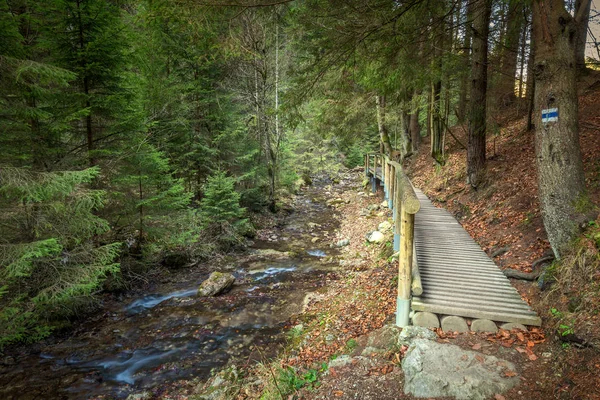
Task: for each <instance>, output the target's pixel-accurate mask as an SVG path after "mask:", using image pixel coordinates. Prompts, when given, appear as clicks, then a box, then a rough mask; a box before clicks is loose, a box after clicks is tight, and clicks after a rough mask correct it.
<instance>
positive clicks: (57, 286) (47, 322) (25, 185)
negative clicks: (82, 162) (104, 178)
mask: <svg viewBox="0 0 600 400" xmlns="http://www.w3.org/2000/svg"><path fill="white" fill-rule="evenodd" d="M98 173H99V170H98V168H90V169H86V170H83V171H65V172H46V173H42V172H31V171H30V170H27V169H24V168H13V167H2V168H0V211H1V212H0V237H1V238H2V242H0V265H2V268H1V269H0V282H2V286H1V288H0V321H1V322H2V323H0V347H1V346H2V345H5V344H7V343H11V342H15V341H31V340H37V339H39V338H41V337H43V336H46V335H47V334H49V333H50V331H51V330H52V329H53V328H54V327H55V326H56V324H57V318H58V317H65V316H69V315H72V314H73V313H75V312H76V311H77V310H79V309H80V308H81V307H82V306H85V305H87V304H89V302H90V301H91V300H92V295H93V294H94V292H95V291H97V290H98V289H99V287H100V284H101V283H102V281H103V280H104V279H105V278H106V277H107V275H109V274H115V273H116V272H118V269H119V264H118V263H116V262H115V259H116V258H117V256H118V253H119V249H120V243H116V242H115V243H110V242H108V243H105V242H104V241H103V240H102V239H101V238H102V235H103V234H105V233H106V232H107V231H108V230H109V225H108V222H107V221H106V220H104V219H102V218H100V217H98V216H97V215H96V213H97V211H98V210H99V209H100V208H102V206H103V204H104V196H105V193H104V192H103V191H99V190H90V189H85V186H86V185H87V184H89V183H90V182H91V181H92V180H93V179H95V178H96V177H97V176H98Z"/></svg>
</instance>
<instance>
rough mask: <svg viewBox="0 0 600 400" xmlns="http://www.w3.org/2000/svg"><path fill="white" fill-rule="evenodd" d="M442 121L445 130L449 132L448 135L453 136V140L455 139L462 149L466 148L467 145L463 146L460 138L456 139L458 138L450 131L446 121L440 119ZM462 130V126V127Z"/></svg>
mask: <svg viewBox="0 0 600 400" xmlns="http://www.w3.org/2000/svg"><path fill="white" fill-rule="evenodd" d="M442 121H443V122H444V126H445V127H446V132H448V133H449V134H450V136H452V137H453V138H454V140H456V143H458V144H459V145H460V146H461V147H462V148H463V149H465V150H467V146H465V145H464V144H462V142H461V141H460V140H458V138H457V137H456V136H454V133H452V131H451V130H450V128H448V124H447V123H446V121H444V120H442ZM461 127H462V125H461ZM463 131H464V128H463Z"/></svg>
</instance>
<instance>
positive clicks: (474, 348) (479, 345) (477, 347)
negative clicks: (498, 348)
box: [471, 343, 481, 350]
mask: <svg viewBox="0 0 600 400" xmlns="http://www.w3.org/2000/svg"><path fill="white" fill-rule="evenodd" d="M471 348H472V349H473V350H479V349H481V344H479V343H475V344H474V345H473V347H471Z"/></svg>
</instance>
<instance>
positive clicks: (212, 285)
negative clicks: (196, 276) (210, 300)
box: [198, 271, 235, 297]
mask: <svg viewBox="0 0 600 400" xmlns="http://www.w3.org/2000/svg"><path fill="white" fill-rule="evenodd" d="M234 282H235V276H233V275H232V274H229V273H222V272H217V271H215V272H213V273H212V274H210V276H209V277H208V279H207V280H205V281H204V282H202V283H201V284H200V287H199V288H198V296H204V297H205V296H217V295H219V294H221V293H225V292H226V291H228V290H229V289H231V287H232V286H233V283H234Z"/></svg>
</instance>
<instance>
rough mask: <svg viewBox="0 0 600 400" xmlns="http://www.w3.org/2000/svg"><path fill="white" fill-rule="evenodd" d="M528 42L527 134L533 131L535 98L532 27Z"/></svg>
mask: <svg viewBox="0 0 600 400" xmlns="http://www.w3.org/2000/svg"><path fill="white" fill-rule="evenodd" d="M530 38H531V39H530V42H529V58H528V60H527V85H526V87H525V90H526V91H525V94H526V96H527V132H530V131H531V130H533V108H534V106H535V104H534V98H535V74H534V73H533V64H534V62H535V39H534V37H533V27H532V32H531V35H530Z"/></svg>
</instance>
